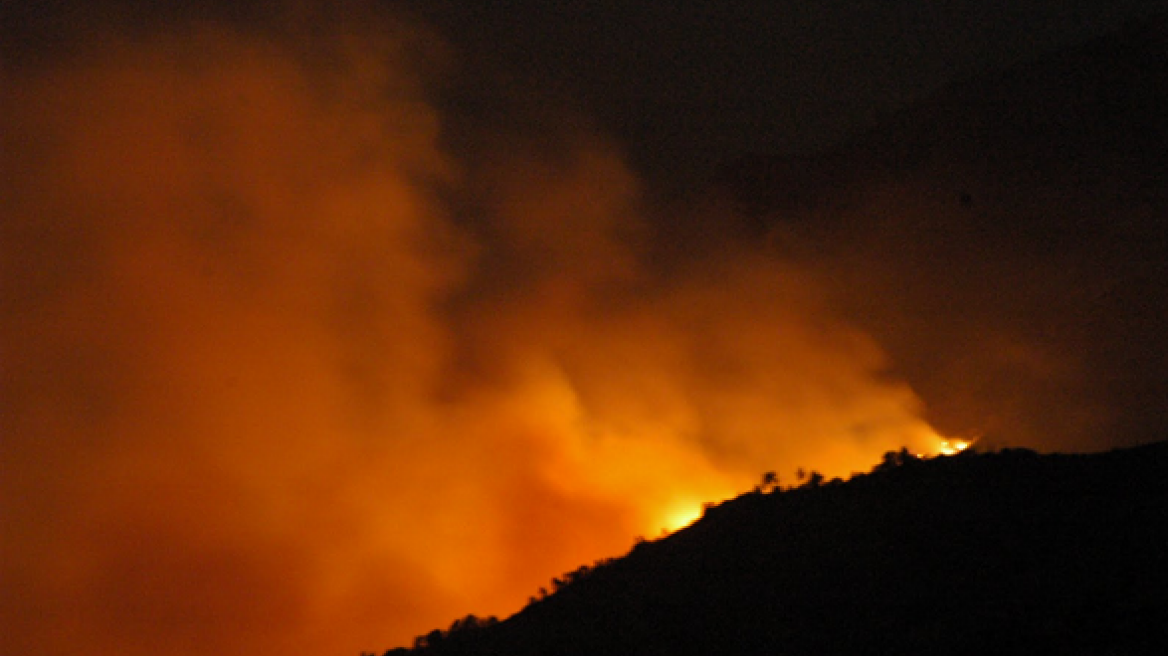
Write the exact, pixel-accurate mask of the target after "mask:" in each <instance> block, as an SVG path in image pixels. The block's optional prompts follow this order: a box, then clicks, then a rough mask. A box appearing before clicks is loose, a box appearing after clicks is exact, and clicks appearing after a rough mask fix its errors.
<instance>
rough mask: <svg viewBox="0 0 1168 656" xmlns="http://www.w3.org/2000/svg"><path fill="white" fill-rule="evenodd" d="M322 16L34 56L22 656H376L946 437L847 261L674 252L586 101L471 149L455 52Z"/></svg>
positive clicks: (20, 567)
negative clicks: (453, 140)
mask: <svg viewBox="0 0 1168 656" xmlns="http://www.w3.org/2000/svg"><path fill="white" fill-rule="evenodd" d="M302 11H304V10H303V8H301V9H299V10H297V11H291V12H289V13H288V14H287V15H282V16H283V22H281V23H279V24H277V25H275V26H273V25H270V24H263V25H259V24H258V23H256V22H255V21H254V18H253V17H251V16H250V15H249V16H245V17H244V18H238V17H236V18H232V19H224V20H216V21H195V20H187V19H185V18H182V17H179V18H175V17H170V18H168V19H167V20H165V21H161V22H155V23H152V22H139V23H134V24H132V25H130V26H129V27H127V26H126V25H122V26H121V27H118V28H114V27H113V26H109V27H108V29H105V26H104V24H101V23H98V24H96V25H89V26H87V33H88V34H89V36H87V37H86V38H84V39H81V40H80V41H79V42H78V43H75V44H72V45H71V46H70V47H69V48H65V49H63V50H61V51H59V52H57V51H52V52H49V53H48V54H46V55H45V56H43V57H26V58H14V59H12V60H11V61H10V65H9V66H7V67H6V68H5V69H4V75H5V78H4V84H3V85H2V87H0V89H2V90H0V94H2V95H0V100H2V101H3V102H2V104H3V107H4V112H5V113H4V115H3V126H2V128H3V134H4V144H3V146H4V147H3V149H2V154H0V158H2V159H0V163H2V167H3V176H2V178H3V183H2V184H3V185H4V187H3V193H2V200H0V203H2V205H0V212H2V216H0V219H2V228H0V230H2V232H0V258H2V260H0V266H2V267H3V268H2V269H0V285H2V287H0V299H2V303H3V311H2V312H0V339H2V342H0V348H2V351H0V357H2V363H3V377H2V384H3V390H2V391H3V394H2V402H3V407H2V409H0V410H2V412H0V418H2V419H0V421H2V422H3V424H2V434H3V440H2V443H0V444H2V445H0V458H2V463H3V476H0V492H2V495H0V512H2V517H3V529H2V530H3V540H2V542H3V558H2V559H0V576H2V577H3V585H2V589H3V593H0V594H2V597H0V598H2V599H3V606H2V607H0V608H2V613H3V615H2V621H3V625H2V626H0V647H2V648H0V651H3V652H5V653H66V652H72V651H80V650H84V651H86V652H87V653H91V654H95V655H96V656H105V655H113V654H118V655H128V656H133V655H136V654H148V653H159V652H165V653H169V654H176V655H179V656H182V655H186V654H190V655H196V654H197V655H203V654H244V653H257V652H260V651H266V652H272V653H283V654H325V653H356V652H357V651H358V650H360V649H379V648H383V647H387V646H391V645H393V644H400V643H404V642H406V641H408V640H409V639H410V637H411V636H413V635H416V634H419V633H422V632H424V631H426V630H428V629H430V628H433V627H435V626H439V625H446V624H448V623H449V621H450V620H451V619H452V618H454V617H457V616H461V615H464V614H466V613H468V612H474V613H477V614H480V615H483V614H492V613H494V614H506V613H509V612H512V611H514V610H517V608H518V607H519V606H520V605H521V604H522V603H523V601H524V600H525V599H526V598H527V596H528V595H530V594H532V593H533V592H534V591H535V590H536V589H537V588H538V587H539V586H540V585H541V584H543V583H545V582H546V581H547V580H548V578H549V577H551V576H553V575H555V574H558V573H560V572H562V571H565V570H567V569H571V568H574V567H576V566H577V565H579V564H582V563H586V562H590V561H592V560H595V559H596V558H600V557H604V556H609V555H617V554H619V553H620V552H622V551H623V550H625V549H627V548H628V546H629V545H630V544H631V543H632V540H633V537H634V536H635V535H637V534H647V535H654V534H656V533H657V531H659V530H660V529H661V528H663V527H666V526H667V525H669V524H670V522H672V521H673V518H674V517H675V516H676V515H677V513H679V512H684V511H687V510H691V509H693V508H694V507H695V506H697V505H698V504H700V502H702V501H705V500H715V499H719V498H724V497H726V496H728V495H730V494H733V493H735V492H738V491H742V490H744V489H746V488H747V487H748V486H749V485H751V484H752V483H753V482H754V480H755V479H756V478H757V476H758V474H759V473H761V472H762V471H764V470H769V469H776V470H779V471H780V472H782V474H781V475H782V476H784V477H789V475H790V474H789V472H792V471H793V470H794V469H795V468H796V467H800V466H801V467H807V468H816V469H820V470H823V471H825V472H826V473H829V474H843V475H846V474H847V473H848V472H850V471H854V470H861V469H866V468H867V467H869V466H870V465H871V464H872V463H873V462H874V461H875V460H876V459H877V458H878V457H879V455H880V454H881V453H882V452H884V451H886V450H888V449H893V448H899V447H900V446H902V445H904V446H909V447H910V448H913V449H917V450H929V449H932V448H934V447H935V446H936V444H935V442H936V439H937V437H936V435H935V434H934V433H933V432H932V430H931V429H930V428H929V426H928V425H927V424H926V423H924V421H922V420H921V419H920V413H921V411H922V408H921V407H920V403H919V401H918V399H917V398H916V396H915V395H914V394H913V392H912V390H910V389H909V388H908V387H907V386H906V385H904V384H903V383H900V382H898V381H897V380H895V379H894V378H892V377H890V376H889V375H888V374H887V371H888V366H889V363H888V362H887V361H886V358H885V356H884V354H883V353H882V351H881V349H880V347H879V346H878V344H877V343H876V342H875V341H874V340H873V339H872V338H871V337H869V336H868V335H866V334H865V333H864V332H861V331H859V330H857V329H856V328H855V327H853V326H852V325H850V324H849V323H847V322H845V321H843V320H842V319H841V317H840V315H839V314H838V313H837V312H836V311H835V310H833V308H832V307H830V306H829V305H828V303H827V299H828V298H829V296H828V294H826V293H825V292H824V291H823V290H822V289H821V284H820V282H819V278H818V276H817V275H816V274H813V273H812V272H810V271H809V270H807V269H805V268H802V267H799V266H796V265H795V264H793V263H792V262H789V261H783V260H780V259H778V258H776V257H775V256H774V253H773V251H771V250H769V249H768V247H767V244H765V243H762V242H760V243H758V244H754V245H751V244H748V243H743V242H742V241H737V240H734V239H727V240H725V241H723V240H721V239H720V238H719V237H717V236H713V237H711V238H710V239H709V240H708V243H707V246H708V248H706V249H704V250H701V251H700V252H698V251H696V250H695V249H693V248H689V247H680V246H676V245H674V246H670V245H669V244H665V245H662V243H661V235H662V234H663V233H662V232H661V228H660V224H659V222H656V221H651V220H649V219H648V218H647V217H648V216H649V214H650V213H651V212H650V211H649V210H647V209H646V208H645V207H644V198H645V194H644V190H643V189H641V187H640V183H639V182H638V179H637V176H636V174H635V173H634V172H633V171H631V170H629V168H628V167H627V166H626V165H625V164H624V163H623V158H622V156H621V153H620V150H619V147H618V146H616V145H615V144H613V143H611V142H607V141H606V140H604V139H603V138H600V137H597V136H595V135H594V134H591V133H590V132H589V131H587V130H584V129H581V128H579V125H580V124H579V123H577V122H575V121H574V120H566V121H564V122H563V123H559V124H556V125H555V126H553V127H548V128H547V129H546V132H541V136H540V138H541V139H551V140H553V141H552V143H553V144H554V147H547V146H546V145H545V146H542V147H534V146H532V144H534V143H536V142H537V141H539V139H535V138H532V141H530V142H528V144H527V146H524V147H516V148H508V147H507V146H508V144H507V143H506V140H505V139H504V140H501V139H499V138H497V135H495V136H492V135H483V136H481V137H480V140H479V141H478V142H476V143H478V144H479V150H478V151H477V152H475V153H474V154H473V156H470V155H468V154H467V153H466V152H462V151H458V149H454V148H450V147H448V146H447V145H446V144H445V143H444V138H446V137H448V136H449V135H450V134H457V133H458V132H457V130H459V129H463V130H465V129H467V128H466V126H465V125H463V126H461V127H459V126H454V125H449V124H447V123H444V121H445V120H446V119H445V117H444V116H443V115H442V114H441V112H439V111H438V110H437V109H436V108H435V107H436V105H435V104H434V103H432V102H430V101H429V99H428V96H427V87H426V85H425V83H426V82H427V81H429V79H430V78H429V77H428V76H431V75H434V74H436V72H435V71H436V70H438V69H440V68H441V66H434V62H439V63H441V62H443V61H449V60H448V57H449V56H450V55H449V51H448V50H447V49H446V48H444V47H443V46H442V45H441V44H440V43H438V42H436V41H435V40H433V39H432V38H431V37H428V36H426V35H425V33H424V32H423V31H421V30H420V29H419V28H417V27H416V26H411V25H408V24H405V23H402V22H399V21H395V20H391V19H388V18H386V17H384V16H379V15H374V14H370V15H369V16H368V17H362V18H361V19H359V20H354V21H353V22H352V23H345V24H337V25H333V24H328V23H321V22H318V21H315V20H313V19H312V16H311V12H309V13H308V18H305V17H304V14H303V13H301V12H302ZM180 19H181V20H180ZM309 28H311V29H309ZM26 36H27V35H26ZM472 132H473V130H472ZM552 153H554V154H552Z"/></svg>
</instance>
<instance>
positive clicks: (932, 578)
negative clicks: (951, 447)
mask: <svg viewBox="0 0 1168 656" xmlns="http://www.w3.org/2000/svg"><path fill="white" fill-rule="evenodd" d="M1166 528H1168V442H1160V443H1156V444H1151V445H1146V446H1142V447H1137V448H1133V449H1126V450H1117V451H1111V452H1107V453H1099V454H1090V455H1059V454H1055V455H1039V454H1037V453H1035V452H1033V451H1029V450H1018V449H1014V450H1005V451H1001V452H996V453H974V452H972V451H967V452H964V453H962V454H959V455H955V456H947V457H937V458H931V459H918V458H915V457H913V456H911V455H909V454H907V453H906V452H901V453H899V454H897V453H890V454H888V455H887V456H886V458H885V460H884V462H883V463H882V464H881V465H880V466H878V467H876V468H875V469H874V470H873V471H872V472H871V473H868V474H861V475H857V476H854V477H853V478H852V479H850V480H848V481H846V482H844V481H841V480H838V479H836V480H834V481H830V482H823V481H822V480H821V479H819V478H818V477H812V479H811V480H809V481H808V482H805V483H804V484H803V485H801V486H800V487H797V488H787V489H783V488H781V487H779V486H769V487H764V488H760V489H758V490H755V491H753V492H750V493H747V494H744V495H742V496H740V497H738V498H736V499H734V500H731V501H727V502H725V503H723V504H721V505H717V506H711V507H708V508H707V510H706V512H705V515H704V516H703V517H702V518H701V519H700V520H698V521H697V522H695V523H694V524H693V525H691V526H690V527H688V528H686V529H683V530H681V531H678V532H676V533H674V534H671V535H669V536H667V537H664V538H661V539H659V540H656V541H648V542H640V543H638V544H637V545H636V546H635V547H634V548H633V549H632V551H631V552H630V553H629V554H627V555H626V556H624V557H623V558H619V559H613V560H607V561H602V562H600V563H597V565H596V566H594V567H582V568H580V569H579V570H577V571H575V572H572V573H569V574H567V575H565V576H564V577H562V578H560V579H556V580H555V581H554V582H553V586H552V587H553V590H554V591H553V592H552V593H551V594H549V595H547V596H545V597H543V598H539V599H533V600H532V602H531V603H530V604H529V605H528V606H527V607H526V608H524V609H523V610H522V611H520V612H519V613H517V614H516V615H514V616H513V617H511V618H508V619H506V620H504V621H498V622H496V621H494V620H493V619H492V620H485V621H484V620H479V619H477V618H474V617H473V616H472V617H468V618H466V619H463V620H459V621H458V622H456V623H455V624H454V626H452V627H451V628H450V630H446V631H442V630H436V631H433V632H431V633H430V634H428V635H426V636H421V637H419V638H418V639H417V641H416V644H415V646H414V648H413V649H412V650H408V649H404V648H403V649H395V650H391V651H389V652H386V656H404V655H406V654H416V655H418V656H423V655H424V656H445V655H476V656H477V655H483V656H485V655H488V654H490V655H510V656H527V655H531V656H536V655H539V656H567V655H581V656H584V655H588V656H601V655H606V654H613V655H617V654H621V655H633V654H638V655H640V654H645V655H648V654H661V655H671V656H684V655H689V654H693V655H699V654H700V655H703V656H704V655H711V654H720V655H726V656H735V655H746V654H751V655H753V654H1015V653H1026V654H1035V653H1050V654H1063V655H1065V654H1125V655H1131V654H1164V653H1168V541H1166V539H1165V534H1166V531H1165V529H1166Z"/></svg>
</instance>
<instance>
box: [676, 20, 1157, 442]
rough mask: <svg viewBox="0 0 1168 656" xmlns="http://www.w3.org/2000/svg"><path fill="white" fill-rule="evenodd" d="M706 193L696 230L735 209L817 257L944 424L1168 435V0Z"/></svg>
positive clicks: (819, 267) (1107, 437)
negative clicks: (1100, 32) (1167, 7)
mask: <svg viewBox="0 0 1168 656" xmlns="http://www.w3.org/2000/svg"><path fill="white" fill-rule="evenodd" d="M703 193H705V194H706V195H707V196H708V198H709V200H707V201H706V202H707V203H708V204H707V205H706V206H705V207H704V208H703V209H702V210H701V211H699V212H696V213H695V218H693V219H692V220H691V221H689V222H688V223H686V222H679V227H677V228H676V229H677V231H678V232H679V233H684V232H685V231H690V232H692V233H693V234H692V235H686V234H681V235H679V237H678V238H677V239H678V241H679V242H682V243H686V244H692V246H689V247H691V248H694V249H700V248H705V247H706V244H708V243H709V242H710V241H711V239H710V237H709V235H710V234H716V233H717V232H718V230H721V229H722V224H723V223H726V222H729V223H731V224H732V225H734V226H736V228H735V229H736V230H737V231H738V234H739V238H740V239H741V240H742V241H745V242H747V243H767V244H768V245H769V246H770V248H771V252H773V253H775V254H776V255H777V256H778V257H780V258H782V259H784V260H793V261H796V262H798V263H800V264H801V265H803V266H806V267H807V268H809V269H812V270H815V271H817V272H819V273H820V274H821V275H820V279H821V280H822V281H823V284H824V285H825V287H828V288H829V289H830V290H831V293H832V295H833V300H834V301H835V303H836V305H835V307H837V308H839V309H841V310H842V311H843V312H845V313H846V314H847V316H848V317H849V318H850V319H852V320H853V321H855V322H856V324H857V325H859V326H860V327H862V328H863V329H864V330H865V331H866V332H868V333H869V334H871V335H872V336H873V337H875V338H876V340H877V341H878V342H879V343H880V345H881V347H882V348H883V349H884V350H885V351H886V352H887V353H888V355H889V359H890V361H891V362H893V363H895V367H896V373H897V374H898V375H900V376H901V377H903V378H904V379H905V380H906V381H907V382H908V383H909V384H910V385H911V386H912V388H913V389H914V391H916V392H917V393H918V394H919V395H920V396H921V397H922V398H923V399H924V401H925V403H926V405H927V406H928V408H929V420H930V421H931V422H932V423H933V425H934V426H937V427H938V428H939V429H940V430H941V432H944V433H950V434H975V433H992V434H995V435H999V436H1000V437H1001V438H1002V439H1003V440H1004V441H1005V442H1006V443H1009V444H1013V445H1026V446H1030V447H1032V448H1036V449H1038V450H1041V451H1063V450H1066V451H1084V452H1086V451H1098V450H1102V449H1104V448H1110V447H1115V446H1134V445H1136V444H1142V443H1145V442H1148V441H1151V440H1155V439H1160V437H1161V436H1163V435H1165V434H1168V414H1165V413H1164V412H1163V411H1162V409H1161V404H1162V401H1163V399H1164V398H1166V395H1168V361H1166V359H1165V356H1166V355H1168V350H1165V349H1164V348H1163V347H1162V340H1163V335H1164V334H1165V332H1166V331H1168V293H1166V290H1168V287H1165V286H1164V285H1163V284H1162V282H1161V281H1163V280H1164V279H1165V277H1166V276H1168V14H1161V15H1158V16H1151V17H1148V18H1146V19H1143V20H1140V21H1134V22H1132V23H1131V24H1129V25H1128V26H1127V27H1126V28H1124V29H1122V30H1119V31H1117V32H1115V33H1111V34H1107V35H1104V36H1101V37H1098V38H1095V39H1092V40H1090V41H1087V42H1084V43H1081V44H1078V45H1074V46H1072V47H1068V48H1065V49H1063V50H1060V51H1056V52H1053V53H1051V54H1049V55H1048V56H1045V57H1042V58H1040V59H1037V60H1034V61H1028V62H1024V63H1021V64H1018V65H1016V66H1013V67H1011V68H1009V69H1006V70H1001V71H994V72H990V73H985V74H980V75H976V76H968V77H965V78H961V79H958V80H956V81H955V82H954V83H953V84H952V85H950V86H948V87H946V88H944V89H941V90H939V91H938V92H937V93H935V94H933V95H931V96H929V97H927V98H923V99H922V100H921V101H920V102H918V103H916V104H914V105H912V106H909V107H906V108H904V109H903V110H901V111H899V112H897V113H895V114H893V115H890V116H888V117H886V118H885V120H884V121H882V122H881V123H879V124H878V125H876V126H874V127H873V128H871V129H869V130H865V131H864V132H862V133H860V134H857V135H856V136H855V137H854V138H853V139H852V140H851V141H849V142H848V143H845V144H843V145H841V146H840V147H838V148H836V149H833V150H832V151H830V152H825V153H817V154H813V155H805V156H799V157H792V156H784V155H782V154H775V153H768V152H766V151H765V150H763V151H761V152H760V153H759V154H758V155H757V156H754V157H749V158H745V159H742V160H739V161H736V162H734V163H732V164H731V165H728V166H727V167H725V169H724V170H722V171H721V172H720V174H719V175H717V176H714V179H713V180H712V181H711V183H710V185H709V188H708V189H707V190H705V191H704V192H703ZM711 206H712V207H714V208H715V209H718V208H721V209H723V212H722V213H718V212H717V211H706V208H709V207H711ZM727 208H728V209H727ZM714 223H716V224H717V225H716V228H715V227H711V224H714ZM687 239H688V240H689V241H686V240H687ZM683 247H685V246H683ZM987 423H988V424H990V425H987Z"/></svg>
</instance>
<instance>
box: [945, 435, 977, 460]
mask: <svg viewBox="0 0 1168 656" xmlns="http://www.w3.org/2000/svg"><path fill="white" fill-rule="evenodd" d="M972 445H973V442H972V441H970V440H959V439H948V440H941V445H940V446H939V447H937V452H938V453H939V454H940V455H943V456H954V455H957V454H958V453H961V452H962V451H964V450H966V449H968V448H969V447H970V446H972Z"/></svg>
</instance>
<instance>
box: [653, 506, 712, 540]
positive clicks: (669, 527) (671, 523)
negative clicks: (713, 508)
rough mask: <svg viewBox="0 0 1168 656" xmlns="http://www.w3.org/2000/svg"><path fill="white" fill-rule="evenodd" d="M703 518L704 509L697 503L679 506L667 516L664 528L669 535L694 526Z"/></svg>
mask: <svg viewBox="0 0 1168 656" xmlns="http://www.w3.org/2000/svg"><path fill="white" fill-rule="evenodd" d="M701 516H702V507H701V505H699V504H696V503H687V504H678V505H677V506H675V507H674V508H672V509H671V510H670V512H669V513H668V514H667V515H665V520H664V525H663V526H662V528H663V529H664V530H665V531H666V532H669V533H673V532H674V531H679V530H681V529H683V528H685V527H687V526H689V525H690V524H693V523H694V522H696V521H697V520H698V519H700V518H701Z"/></svg>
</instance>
